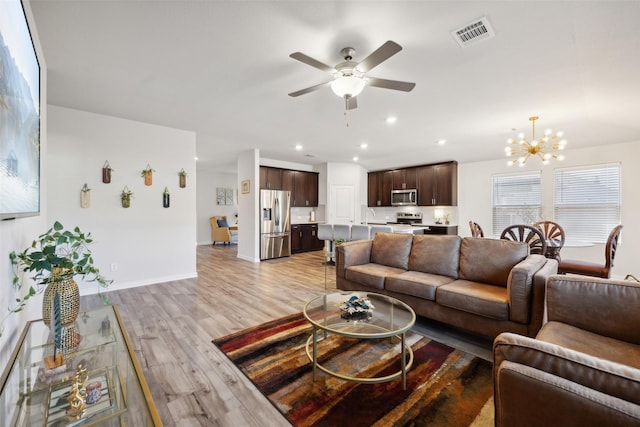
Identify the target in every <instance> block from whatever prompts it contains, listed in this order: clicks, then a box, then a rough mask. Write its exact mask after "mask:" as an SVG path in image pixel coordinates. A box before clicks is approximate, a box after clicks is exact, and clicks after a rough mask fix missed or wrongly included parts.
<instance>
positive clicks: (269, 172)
mask: <svg viewBox="0 0 640 427" xmlns="http://www.w3.org/2000/svg"><path fill="white" fill-rule="evenodd" d="M260 188H263V189H266V190H282V169H280V168H272V167H268V166H260Z"/></svg>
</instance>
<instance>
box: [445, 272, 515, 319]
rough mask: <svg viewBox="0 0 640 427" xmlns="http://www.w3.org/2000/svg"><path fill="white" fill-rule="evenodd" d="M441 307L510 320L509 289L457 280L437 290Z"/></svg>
mask: <svg viewBox="0 0 640 427" xmlns="http://www.w3.org/2000/svg"><path fill="white" fill-rule="evenodd" d="M436 302H437V303H438V304H440V305H444V306H447V307H451V308H455V309H458V310H462V311H466V312H469V313H473V314H478V315H480V316H484V317H490V318H492V319H498V320H509V303H508V295H507V288H506V287H502V286H494V285H488V284H486V283H478V282H472V281H468V280H455V281H453V282H451V283H448V284H446V285H442V286H440V287H439V288H438V289H437V290H436Z"/></svg>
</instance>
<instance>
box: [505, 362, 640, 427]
mask: <svg viewBox="0 0 640 427" xmlns="http://www.w3.org/2000/svg"><path fill="white" fill-rule="evenodd" d="M494 384H495V393H494V404H495V425H496V426H497V427H502V426H533V425H536V426H569V425H572V426H604V425H609V426H613V425H615V426H634V425H635V426H637V425H638V423H639V422H640V406H638V405H636V404H633V403H630V402H627V401H624V400H622V399H619V398H616V397H613V396H609V395H606V394H604V393H600V392H598V391H595V390H592V389H590V388H588V387H585V386H583V385H580V384H576V383H574V382H572V381H569V380H567V379H565V378H561V377H558V376H555V375H552V374H549V373H547V372H544V371H540V370H538V369H535V368H532V367H530V366H527V365H522V364H519V363H515V362H510V361H503V362H502V363H501V364H500V365H499V366H497V367H496V374H495V379H494Z"/></svg>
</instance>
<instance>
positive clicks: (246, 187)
mask: <svg viewBox="0 0 640 427" xmlns="http://www.w3.org/2000/svg"><path fill="white" fill-rule="evenodd" d="M241 188H242V194H249V193H250V192H251V181H250V180H248V179H245V180H244V181H242V185H241Z"/></svg>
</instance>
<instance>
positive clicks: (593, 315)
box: [493, 275, 640, 427]
mask: <svg viewBox="0 0 640 427" xmlns="http://www.w3.org/2000/svg"><path fill="white" fill-rule="evenodd" d="M546 312H547V319H546V320H545V323H544V325H543V326H542V329H541V330H540V332H539V333H538V334H537V336H536V337H535V338H530V337H523V336H520V335H516V334H512V333H504V334H500V335H499V336H498V337H497V338H496V339H495V341H494V348H493V360H494V368H493V369H494V374H493V375H494V403H495V411H496V412H495V415H496V417H495V422H496V424H495V425H496V426H498V427H503V426H518V427H527V426H581V427H588V426H638V425H640V286H638V284H637V283H631V282H625V281H616V280H609V279H599V278H597V279H596V278H592V277H584V276H571V275H554V276H551V277H550V278H549V279H548V280H547V291H546Z"/></svg>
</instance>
